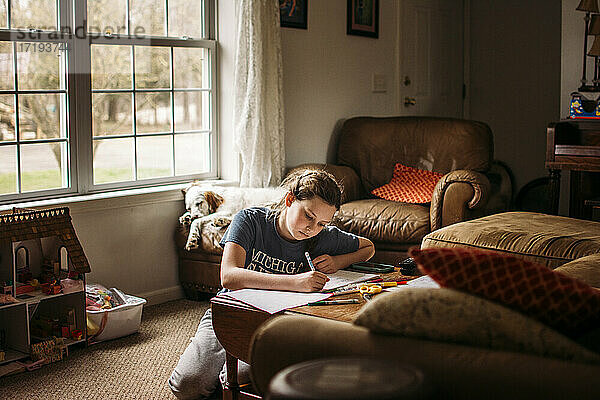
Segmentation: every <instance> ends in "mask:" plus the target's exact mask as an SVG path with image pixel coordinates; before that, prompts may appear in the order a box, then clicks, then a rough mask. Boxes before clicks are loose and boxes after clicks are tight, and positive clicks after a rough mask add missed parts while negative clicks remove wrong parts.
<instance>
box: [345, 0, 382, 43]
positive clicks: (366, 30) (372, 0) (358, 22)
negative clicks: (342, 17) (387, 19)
mask: <svg viewBox="0 0 600 400" xmlns="http://www.w3.org/2000/svg"><path fill="white" fill-rule="evenodd" d="M346 34H348V35H357V36H366V37H371V38H375V39H377V38H378V37H379V0H348V6H347V25H346Z"/></svg>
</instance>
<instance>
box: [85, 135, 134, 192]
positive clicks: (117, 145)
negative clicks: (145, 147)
mask: <svg viewBox="0 0 600 400" xmlns="http://www.w3.org/2000/svg"><path fill="white" fill-rule="evenodd" d="M133 168H134V158H133V138H125V139H108V140H94V184H96V185H97V184H100V183H111V182H122V181H132V180H133V178H134V175H133Z"/></svg>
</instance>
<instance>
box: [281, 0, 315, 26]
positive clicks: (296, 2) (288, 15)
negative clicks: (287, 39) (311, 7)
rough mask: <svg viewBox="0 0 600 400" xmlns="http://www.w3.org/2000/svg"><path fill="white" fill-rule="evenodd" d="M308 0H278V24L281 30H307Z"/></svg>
mask: <svg viewBox="0 0 600 400" xmlns="http://www.w3.org/2000/svg"><path fill="white" fill-rule="evenodd" d="M307 3H308V0H279V22H280V25H281V27H283V28H298V29H306V28H307V23H306V21H307V14H308V5H307Z"/></svg>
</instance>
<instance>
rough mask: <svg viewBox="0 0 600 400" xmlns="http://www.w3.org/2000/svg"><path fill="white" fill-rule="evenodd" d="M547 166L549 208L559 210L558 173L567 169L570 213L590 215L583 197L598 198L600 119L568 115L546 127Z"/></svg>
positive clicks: (577, 216)
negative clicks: (548, 174) (568, 173)
mask: <svg viewBox="0 0 600 400" xmlns="http://www.w3.org/2000/svg"><path fill="white" fill-rule="evenodd" d="M546 168H548V170H549V172H550V193H551V210H552V212H553V213H554V214H558V201H559V196H560V175H561V171H562V170H568V171H570V199H569V216H571V217H574V218H582V219H591V217H592V216H591V208H590V207H589V206H586V204H585V201H586V200H590V199H593V198H600V121H597V120H591V119H567V120H561V121H559V122H552V123H550V124H549V125H548V128H547V130H546Z"/></svg>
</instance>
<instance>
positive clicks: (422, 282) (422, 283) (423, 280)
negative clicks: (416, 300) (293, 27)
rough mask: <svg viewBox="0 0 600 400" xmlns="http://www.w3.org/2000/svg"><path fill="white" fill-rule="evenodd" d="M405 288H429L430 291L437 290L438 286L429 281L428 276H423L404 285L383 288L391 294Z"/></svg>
mask: <svg viewBox="0 0 600 400" xmlns="http://www.w3.org/2000/svg"><path fill="white" fill-rule="evenodd" d="M407 287H419V288H430V289H439V288H440V284H439V283H437V282H436V281H434V280H433V279H431V277H430V276H429V275H423V276H420V277H418V278H416V279H413V280H410V281H408V282H407V283H406V285H398V286H395V287H389V288H385V290H386V291H388V292H393V291H396V290H402V289H404V288H407Z"/></svg>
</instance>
